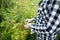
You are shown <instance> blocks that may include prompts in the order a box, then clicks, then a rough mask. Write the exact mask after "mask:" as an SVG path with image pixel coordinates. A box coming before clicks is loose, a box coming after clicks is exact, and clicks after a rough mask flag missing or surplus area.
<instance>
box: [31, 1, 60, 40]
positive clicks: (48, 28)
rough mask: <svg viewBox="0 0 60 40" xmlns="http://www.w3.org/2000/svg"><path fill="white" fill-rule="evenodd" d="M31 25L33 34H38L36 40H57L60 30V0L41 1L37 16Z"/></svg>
mask: <svg viewBox="0 0 60 40" xmlns="http://www.w3.org/2000/svg"><path fill="white" fill-rule="evenodd" d="M34 21H35V23H34V24H31V26H30V27H31V34H32V33H34V32H36V33H37V37H36V38H37V39H36V40H55V36H56V34H57V32H58V30H60V0H41V1H40V3H39V8H38V13H37V16H36V17H34Z"/></svg>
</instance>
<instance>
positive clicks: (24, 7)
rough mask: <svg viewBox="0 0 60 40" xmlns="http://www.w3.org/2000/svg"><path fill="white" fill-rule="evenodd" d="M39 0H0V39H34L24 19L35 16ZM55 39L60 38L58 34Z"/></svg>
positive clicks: (34, 36) (34, 35)
mask: <svg viewBox="0 0 60 40" xmlns="http://www.w3.org/2000/svg"><path fill="white" fill-rule="evenodd" d="M39 1H40V0H0V40H35V38H36V34H35V33H34V34H30V29H25V28H24V25H25V20H26V19H27V18H33V17H35V16H36V13H37V9H38V3H39ZM56 40H60V35H58V36H57V38H56Z"/></svg>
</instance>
